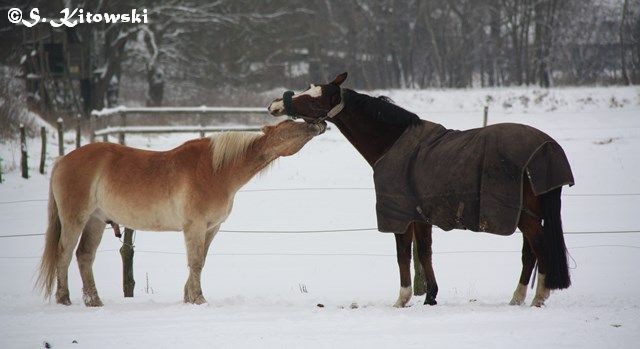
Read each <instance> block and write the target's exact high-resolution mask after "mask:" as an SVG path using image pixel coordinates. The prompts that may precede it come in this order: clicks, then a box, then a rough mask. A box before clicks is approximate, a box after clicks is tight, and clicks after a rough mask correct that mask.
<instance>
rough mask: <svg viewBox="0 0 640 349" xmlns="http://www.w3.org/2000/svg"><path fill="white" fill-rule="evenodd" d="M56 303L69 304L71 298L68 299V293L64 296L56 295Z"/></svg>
mask: <svg viewBox="0 0 640 349" xmlns="http://www.w3.org/2000/svg"><path fill="white" fill-rule="evenodd" d="M56 303H58V304H62V305H71V299H69V295H68V294H67V295H64V296H56Z"/></svg>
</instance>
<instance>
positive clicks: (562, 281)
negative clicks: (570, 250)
mask: <svg viewBox="0 0 640 349" xmlns="http://www.w3.org/2000/svg"><path fill="white" fill-rule="evenodd" d="M561 193H562V187H560V188H557V189H554V190H552V191H550V192H548V193H545V194H543V195H542V196H541V197H540V199H541V206H542V219H543V220H544V226H543V232H544V250H545V251H544V254H545V262H546V263H545V264H546V265H545V267H546V276H545V279H544V283H545V286H546V288H548V289H552V290H554V289H563V288H567V287H569V286H570V285H571V278H570V276H569V265H568V263H567V247H566V245H565V243H564V236H563V232H562V219H561V218H560V207H561V200H560V194H561Z"/></svg>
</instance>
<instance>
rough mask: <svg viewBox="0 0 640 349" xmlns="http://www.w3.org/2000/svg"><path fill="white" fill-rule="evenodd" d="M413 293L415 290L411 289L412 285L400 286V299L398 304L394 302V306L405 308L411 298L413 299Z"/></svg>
mask: <svg viewBox="0 0 640 349" xmlns="http://www.w3.org/2000/svg"><path fill="white" fill-rule="evenodd" d="M412 294H413V290H412V289H411V286H407V287H400V294H399V295H398V300H397V301H396V304H394V305H393V306H394V307H396V308H404V306H405V305H407V303H409V300H411V295H412Z"/></svg>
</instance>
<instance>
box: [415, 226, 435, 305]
mask: <svg viewBox="0 0 640 349" xmlns="http://www.w3.org/2000/svg"><path fill="white" fill-rule="evenodd" d="M413 228H414V235H415V238H416V244H417V245H418V246H417V247H418V248H417V249H418V259H420V264H422V270H423V271H424V278H425V282H426V283H427V296H426V297H425V299H424V304H425V305H426V304H428V305H436V304H438V302H436V296H437V295H438V282H437V281H436V275H435V273H434V272H433V264H432V259H431V256H432V250H431V244H432V238H431V233H432V231H431V225H430V224H426V223H423V222H413Z"/></svg>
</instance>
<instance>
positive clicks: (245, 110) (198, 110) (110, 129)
mask: <svg viewBox="0 0 640 349" xmlns="http://www.w3.org/2000/svg"><path fill="white" fill-rule="evenodd" d="M265 113H266V108H258V107H206V106H202V107H148V108H142V107H133V108H128V107H117V108H111V109H103V110H94V111H93V112H91V120H90V127H91V137H90V138H91V141H92V142H93V141H95V138H96V137H102V139H103V140H104V141H106V140H108V137H109V136H110V135H114V134H117V135H118V142H119V143H121V144H125V135H126V134H127V133H130V134H149V133H199V134H200V136H201V137H204V134H205V132H224V131H258V130H260V127H259V126H229V127H219V126H206V125H205V124H204V120H205V118H207V117H219V116H222V115H229V114H243V115H246V114H265ZM132 114H135V115H158V116H164V115H171V116H177V117H180V116H185V115H188V116H194V115H195V116H197V123H198V125H193V126H188V125H180V126H129V125H128V124H129V118H128V116H129V115H132ZM114 116H117V117H118V125H111V124H107V126H106V127H103V128H100V129H98V128H97V126H96V125H97V121H98V120H99V119H104V118H109V119H108V121H111V119H113V117H114Z"/></svg>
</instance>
